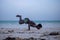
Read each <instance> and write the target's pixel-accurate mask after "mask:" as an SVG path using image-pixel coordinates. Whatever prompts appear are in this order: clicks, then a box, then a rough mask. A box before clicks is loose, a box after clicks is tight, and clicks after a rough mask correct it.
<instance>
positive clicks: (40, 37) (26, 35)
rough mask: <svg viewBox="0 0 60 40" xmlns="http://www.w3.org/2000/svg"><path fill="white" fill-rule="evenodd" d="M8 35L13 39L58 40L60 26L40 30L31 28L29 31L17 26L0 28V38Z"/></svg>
mask: <svg viewBox="0 0 60 40" xmlns="http://www.w3.org/2000/svg"><path fill="white" fill-rule="evenodd" d="M51 33H52V35H51ZM54 33H55V35H54ZM8 37H10V38H15V40H60V28H41V29H40V30H37V29H35V28H31V30H30V31H28V30H27V29H19V28H0V40H3V39H6V38H8Z"/></svg>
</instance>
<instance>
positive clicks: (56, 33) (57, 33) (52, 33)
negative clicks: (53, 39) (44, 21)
mask: <svg viewBox="0 0 60 40" xmlns="http://www.w3.org/2000/svg"><path fill="white" fill-rule="evenodd" d="M49 35H59V32H51V33H50V34H49Z"/></svg>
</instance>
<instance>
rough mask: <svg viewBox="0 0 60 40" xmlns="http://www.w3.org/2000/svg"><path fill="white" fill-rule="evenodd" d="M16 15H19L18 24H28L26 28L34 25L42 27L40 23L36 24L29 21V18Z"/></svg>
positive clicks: (38, 27)
mask: <svg viewBox="0 0 60 40" xmlns="http://www.w3.org/2000/svg"><path fill="white" fill-rule="evenodd" d="M16 17H19V24H24V23H25V24H28V30H30V27H35V28H37V29H40V28H42V25H41V24H38V25H36V24H35V23H34V22H33V21H31V20H30V19H29V18H25V19H24V20H23V19H22V17H21V15H16Z"/></svg>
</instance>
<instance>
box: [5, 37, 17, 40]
mask: <svg viewBox="0 0 60 40" xmlns="http://www.w3.org/2000/svg"><path fill="white" fill-rule="evenodd" d="M4 40H16V39H15V38H11V37H7V38H6V39H4Z"/></svg>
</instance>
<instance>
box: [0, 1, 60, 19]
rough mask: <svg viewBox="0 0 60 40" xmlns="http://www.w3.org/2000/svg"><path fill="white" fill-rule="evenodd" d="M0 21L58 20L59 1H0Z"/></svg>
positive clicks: (59, 16)
mask: <svg viewBox="0 0 60 40" xmlns="http://www.w3.org/2000/svg"><path fill="white" fill-rule="evenodd" d="M0 5H1V6H0V20H18V18H16V15H17V14H19V15H22V17H23V18H25V17H28V18H30V19H31V20H60V0H0Z"/></svg>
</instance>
